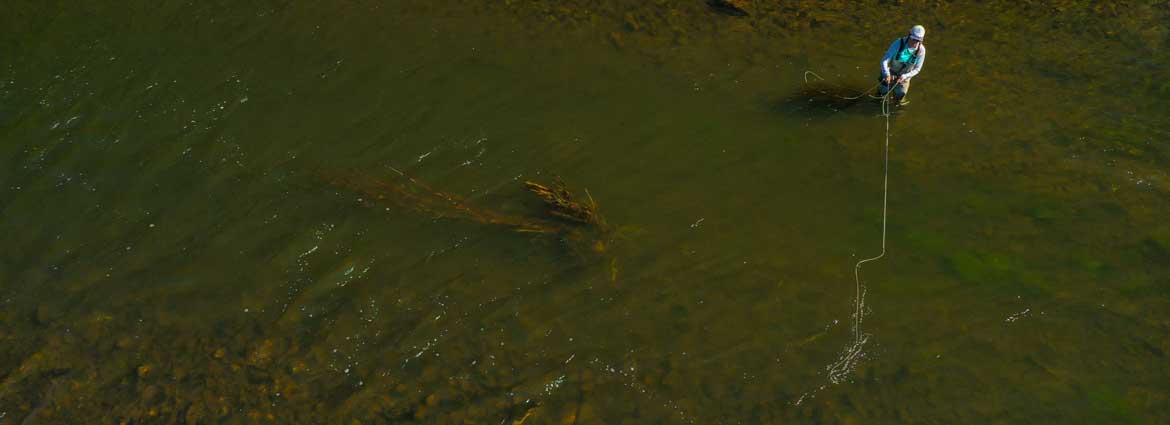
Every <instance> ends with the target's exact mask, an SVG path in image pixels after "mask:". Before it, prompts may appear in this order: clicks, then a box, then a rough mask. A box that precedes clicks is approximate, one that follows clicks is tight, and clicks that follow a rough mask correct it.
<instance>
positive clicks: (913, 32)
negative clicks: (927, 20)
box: [910, 25, 926, 41]
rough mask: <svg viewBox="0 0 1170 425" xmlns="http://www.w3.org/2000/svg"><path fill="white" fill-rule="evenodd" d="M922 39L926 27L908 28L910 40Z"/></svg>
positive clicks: (924, 35)
mask: <svg viewBox="0 0 1170 425" xmlns="http://www.w3.org/2000/svg"><path fill="white" fill-rule="evenodd" d="M923 37H926V27H923V26H922V25H915V26H914V27H913V28H910V38H911V39H914V40H918V41H922V38H923Z"/></svg>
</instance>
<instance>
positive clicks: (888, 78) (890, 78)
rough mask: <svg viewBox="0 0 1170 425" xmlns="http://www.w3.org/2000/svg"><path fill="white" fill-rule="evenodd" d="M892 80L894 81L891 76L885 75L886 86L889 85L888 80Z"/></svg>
mask: <svg viewBox="0 0 1170 425" xmlns="http://www.w3.org/2000/svg"><path fill="white" fill-rule="evenodd" d="M893 79H894V76H893V75H887V76H886V85H887V86H888V85H890V80H893Z"/></svg>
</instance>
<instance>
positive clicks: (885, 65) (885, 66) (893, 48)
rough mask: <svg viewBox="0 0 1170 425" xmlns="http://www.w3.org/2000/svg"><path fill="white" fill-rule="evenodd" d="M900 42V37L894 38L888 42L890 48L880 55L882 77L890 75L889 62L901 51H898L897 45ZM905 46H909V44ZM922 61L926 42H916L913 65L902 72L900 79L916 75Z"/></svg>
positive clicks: (907, 78)
mask: <svg viewBox="0 0 1170 425" xmlns="http://www.w3.org/2000/svg"><path fill="white" fill-rule="evenodd" d="M903 38H904V37H903ZM901 44H902V38H896V39H894V42H893V43H890V48H889V49H886V55H885V56H882V77H886V76H889V75H890V62H891V61H893V60H894V58H896V57H898V53H901V52H899V51H898V46H899V45H901ZM908 44H909V43H908V42H907V45H908ZM906 48H909V46H907V47H906ZM923 62H926V43H918V60H917V61H915V62H914V65H913V66H911V67H910V70H909V71H906V72H904V73H902V79H904V80H909V79H911V78H914V76H915V75H918V72H919V71H922V63H923Z"/></svg>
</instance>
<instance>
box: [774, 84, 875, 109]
mask: <svg viewBox="0 0 1170 425" xmlns="http://www.w3.org/2000/svg"><path fill="white" fill-rule="evenodd" d="M765 102H766V103H767V108H768V109H769V110H772V111H775V112H780V113H785V114H793V115H799V116H803V117H827V116H830V115H834V114H838V113H852V114H861V115H874V114H881V112H882V99H881V98H879V97H877V87H876V86H871V87H869V88H868V89H866V88H859V87H851V86H839V85H834V84H829V83H826V82H824V81H810V82H807V83H805V84H804V85H802V86H801V88H800V89H799V90H797V91H796V92H793V93H791V94H787V95H780V96H778V97H775V98H769V99H767V100H765ZM891 112H893V113H895V114H896V113H897V111H896V110H893V111H891Z"/></svg>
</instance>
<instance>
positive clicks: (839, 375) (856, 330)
mask: <svg viewBox="0 0 1170 425" xmlns="http://www.w3.org/2000/svg"><path fill="white" fill-rule="evenodd" d="M810 75H811V76H813V77H816V78H817V79H819V80H821V81H825V79H824V77H821V76H820V75H817V73H815V72H812V71H805V72H804V82H805V84H806V85H807V84H808V82H809V81H808V77H809V76H810ZM880 85H881V82H879V83H877V84H875V85H874V86H873V87H870V88H869V89H866V90H865V91H864V92H862V93H861V94H859V95H857V96H839V95H835V94H832V93H825V92H822V94H826V95H829V96H833V97H837V98H841V99H845V100H856V99H860V98H861V97H863V96H869V97H870V98H871V99H881V101H882V117H884V118H885V121H886V137H885V145H884V146H883V150H882V243H881V252H880V253H878V254H877V255H876V256H873V257H869V258H865V259H862V260H860V261H858V262H857V264H855V265H854V266H853V284H854V298H853V321H852V324H851V325H852V333H853V339H852V341H851V342H850V344H849V345H848V346H846V347H845V349H844V350H842V351H841V354H840V355H839V356H838V357H837V361H836V362H833V364H830V365H829V366H828V367H826V369H827V371H828V374H829V381H830V382H832V383H834V384H838V383H841V382H843V381H844V380H845V379H846V378H847V377H848V376H849V374H850V373H851V372H853V370H854V369H855V368H856V367H857V362H858V361H859V360H860V359H861V357H862V356H863V352H862V347H864V346H865V343H866V341H868V340H869V335H867V334H866V333H865V332H863V331H862V329H861V323H862V319H863V318H864V315H865V287H864V286H863V285H862V284H861V266H862V265H863V264H865V263H868V262H871V261H877V260H880V259H882V258H884V257H885V256H886V223H887V222H888V218H889V208H888V206H889V203H888V200H889V193H890V190H889V188H890V107H891V106H890V94H891V93H893V92H894V90H893V88H892V87H891V88H890V89H889V90H887V91H886V93H885V94H884V95H881V96H874V95H873V94H870V92H871V91H873V90H874V89H876V88H878V87H879V86H880ZM802 399H803V398H802Z"/></svg>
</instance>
